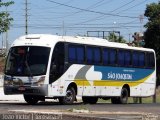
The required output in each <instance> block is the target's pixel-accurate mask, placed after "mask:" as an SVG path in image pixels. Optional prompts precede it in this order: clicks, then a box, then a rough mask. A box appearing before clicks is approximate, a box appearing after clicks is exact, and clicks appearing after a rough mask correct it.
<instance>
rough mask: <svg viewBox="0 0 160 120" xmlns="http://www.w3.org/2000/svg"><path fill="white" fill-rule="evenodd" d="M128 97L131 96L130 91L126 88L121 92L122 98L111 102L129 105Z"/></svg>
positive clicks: (115, 98)
mask: <svg viewBox="0 0 160 120" xmlns="http://www.w3.org/2000/svg"><path fill="white" fill-rule="evenodd" d="M128 95H129V93H128V90H127V88H125V87H124V88H122V90H121V96H120V97H113V98H111V102H112V104H127V102H128Z"/></svg>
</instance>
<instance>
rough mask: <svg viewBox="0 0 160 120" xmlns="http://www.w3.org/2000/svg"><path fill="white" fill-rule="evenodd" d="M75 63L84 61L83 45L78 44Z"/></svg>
mask: <svg viewBox="0 0 160 120" xmlns="http://www.w3.org/2000/svg"><path fill="white" fill-rule="evenodd" d="M76 54H77V63H79V64H80V63H84V47H81V46H78V47H77V50H76Z"/></svg>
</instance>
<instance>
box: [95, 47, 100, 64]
mask: <svg viewBox="0 0 160 120" xmlns="http://www.w3.org/2000/svg"><path fill="white" fill-rule="evenodd" d="M100 62H101V51H100V49H99V48H94V63H95V64H99V63H100Z"/></svg>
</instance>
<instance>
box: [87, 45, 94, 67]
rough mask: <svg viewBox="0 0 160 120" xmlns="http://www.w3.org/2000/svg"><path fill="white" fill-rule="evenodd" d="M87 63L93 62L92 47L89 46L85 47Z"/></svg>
mask: <svg viewBox="0 0 160 120" xmlns="http://www.w3.org/2000/svg"><path fill="white" fill-rule="evenodd" d="M87 63H88V64H93V48H91V47H88V48H87Z"/></svg>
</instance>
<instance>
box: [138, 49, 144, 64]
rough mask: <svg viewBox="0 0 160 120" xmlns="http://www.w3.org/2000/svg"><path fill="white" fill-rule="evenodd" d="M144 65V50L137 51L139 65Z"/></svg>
mask: <svg viewBox="0 0 160 120" xmlns="http://www.w3.org/2000/svg"><path fill="white" fill-rule="evenodd" d="M144 66H145V54H144V52H140V53H139V67H144Z"/></svg>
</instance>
